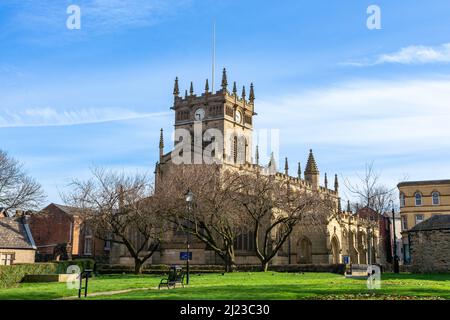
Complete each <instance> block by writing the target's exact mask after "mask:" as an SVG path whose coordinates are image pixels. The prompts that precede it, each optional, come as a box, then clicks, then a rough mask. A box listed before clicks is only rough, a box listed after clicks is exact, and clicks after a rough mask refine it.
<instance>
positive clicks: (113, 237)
mask: <svg viewBox="0 0 450 320" xmlns="http://www.w3.org/2000/svg"><path fill="white" fill-rule="evenodd" d="M71 188H72V190H71V191H70V193H68V194H66V195H64V200H65V202H66V203H67V204H69V205H71V206H73V207H75V208H78V210H79V211H80V214H81V215H82V216H83V217H84V219H85V222H86V224H87V225H89V226H90V227H91V228H92V230H93V232H94V234H95V236H96V237H97V238H99V239H102V240H105V241H111V242H113V243H117V244H122V245H124V246H125V247H126V248H127V250H128V252H129V253H130V255H131V257H133V258H134V263H135V273H136V274H140V273H142V269H143V265H144V263H145V262H146V261H147V260H148V259H149V258H150V257H151V256H152V255H153V253H154V252H155V251H156V250H157V249H158V248H159V246H160V242H161V238H162V234H163V233H164V230H165V224H164V220H163V219H161V216H162V215H163V211H164V210H165V209H164V208H163V207H162V206H161V202H160V201H159V199H158V197H156V196H155V195H154V194H153V188H152V185H151V184H150V183H149V181H148V179H147V177H146V176H145V175H142V174H134V175H126V174H124V173H116V172H112V171H106V170H104V169H101V168H96V169H93V170H92V178H91V179H89V180H86V181H80V180H74V181H73V182H72V183H71Z"/></svg>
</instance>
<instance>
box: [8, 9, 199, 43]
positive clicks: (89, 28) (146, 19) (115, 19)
mask: <svg viewBox="0 0 450 320" xmlns="http://www.w3.org/2000/svg"><path fill="white" fill-rule="evenodd" d="M190 3H191V0H127V1H122V0H79V1H76V2H73V1H60V0H58V1H34V0H2V3H0V8H1V7H2V6H5V7H11V8H15V9H16V10H14V14H12V15H11V16H10V21H9V23H8V25H7V26H8V28H14V29H17V28H23V29H26V30H27V31H30V32H31V31H33V33H32V35H30V37H32V38H34V39H41V38H43V37H45V38H48V37H50V38H52V39H54V38H55V37H57V36H58V35H61V34H65V33H66V34H67V32H70V31H68V30H67V29H66V20H67V18H68V14H67V12H66V10H67V7H68V6H69V5H71V4H75V5H78V6H79V7H80V8H81V30H79V32H76V33H75V32H71V33H70V35H71V37H64V38H65V39H83V38H86V37H89V36H92V35H98V34H105V33H111V32H118V31H119V32H120V31H121V30H126V29H130V28H140V27H147V26H152V25H155V24H157V23H159V22H161V21H163V20H164V19H167V18H169V17H171V16H174V15H176V14H178V13H179V12H182V11H183V9H185V8H187V7H188V6H189V5H190ZM4 23H6V22H4ZM43 31H45V32H43Z"/></svg>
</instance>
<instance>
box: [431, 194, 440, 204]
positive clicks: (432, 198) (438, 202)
mask: <svg viewBox="0 0 450 320" xmlns="http://www.w3.org/2000/svg"><path fill="white" fill-rule="evenodd" d="M435 195H436V196H437V203H434V196H435ZM431 204H432V205H433V206H438V205H440V204H441V195H440V194H439V192H437V191H433V193H431Z"/></svg>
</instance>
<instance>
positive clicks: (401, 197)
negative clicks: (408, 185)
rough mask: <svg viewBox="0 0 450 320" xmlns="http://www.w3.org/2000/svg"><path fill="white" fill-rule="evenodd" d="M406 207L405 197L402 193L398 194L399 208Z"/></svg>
mask: <svg viewBox="0 0 450 320" xmlns="http://www.w3.org/2000/svg"><path fill="white" fill-rule="evenodd" d="M405 206H406V197H405V194H404V193H403V192H401V193H400V208H404V207H405Z"/></svg>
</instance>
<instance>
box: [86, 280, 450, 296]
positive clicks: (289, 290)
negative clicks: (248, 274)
mask: <svg viewBox="0 0 450 320" xmlns="http://www.w3.org/2000/svg"><path fill="white" fill-rule="evenodd" d="M353 286H355V285H353ZM393 289H394V290H393ZM393 289H384V290H383V289H381V290H374V291H371V290H368V289H366V288H365V287H364V286H360V285H358V286H357V287H354V288H352V287H349V286H341V287H340V286H336V287H334V288H333V289H330V288H324V287H323V285H308V286H307V287H302V286H301V285H297V286H293V285H284V284H279V285H276V286H273V285H246V286H240V285H226V286H213V287H207V286H202V287H191V288H184V289H183V288H179V289H171V290H161V291H158V290H146V291H140V292H130V293H127V294H118V295H113V296H107V297H93V299H114V300H115V299H132V300H139V299H156V300H166V299H167V300H171V299H174V300H298V299H321V298H326V297H327V296H333V297H335V298H336V297H337V298H338V299H339V296H341V297H342V298H343V299H345V297H350V296H354V297H356V298H358V297H360V296H361V295H369V296H374V297H375V298H377V297H378V298H383V297H389V298H395V297H398V298H400V297H441V298H446V299H450V291H449V290H445V289H437V288H434V289H429V288H423V289H422V288H417V289H411V288H405V290H398V288H393Z"/></svg>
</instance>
